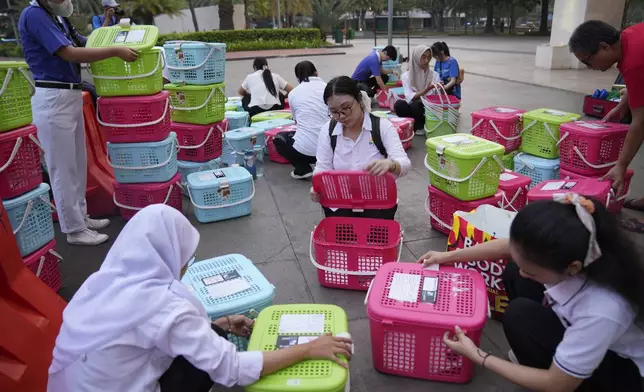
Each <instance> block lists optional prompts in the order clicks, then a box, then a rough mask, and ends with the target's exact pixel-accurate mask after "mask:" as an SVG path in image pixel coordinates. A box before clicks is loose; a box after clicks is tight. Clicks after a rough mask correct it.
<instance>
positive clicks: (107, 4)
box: [102, 0, 119, 8]
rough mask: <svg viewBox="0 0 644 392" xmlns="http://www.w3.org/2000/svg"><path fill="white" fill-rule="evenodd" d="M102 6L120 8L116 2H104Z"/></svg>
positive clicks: (109, 0) (113, 0)
mask: <svg viewBox="0 0 644 392" xmlns="http://www.w3.org/2000/svg"><path fill="white" fill-rule="evenodd" d="M102 4H103V7H112V8H116V7H118V6H119V3H117V2H116V1H115V0H103V1H102Z"/></svg>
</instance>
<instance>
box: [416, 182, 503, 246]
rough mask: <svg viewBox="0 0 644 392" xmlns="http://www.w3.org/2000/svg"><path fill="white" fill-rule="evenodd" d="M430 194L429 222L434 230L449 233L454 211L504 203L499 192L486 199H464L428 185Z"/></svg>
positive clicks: (426, 209)
mask: <svg viewBox="0 0 644 392" xmlns="http://www.w3.org/2000/svg"><path fill="white" fill-rule="evenodd" d="M427 190H428V193H429V196H427V200H426V201H425V211H426V212H427V213H428V214H429V224H430V225H431V227H432V228H434V230H437V231H439V232H441V233H443V234H445V235H449V233H450V232H451V231H452V225H453V224H454V213H455V212H456V211H466V212H469V211H473V210H475V209H476V207H478V206H481V205H483V204H490V205H493V206H495V207H499V208H501V206H502V205H503V204H502V202H503V194H502V193H501V192H497V194H496V195H494V196H492V197H487V198H485V199H479V200H472V201H462V200H458V199H457V198H455V197H452V196H450V195H448V194H447V193H445V192H443V191H441V190H439V189H438V188H435V187H433V186H431V185H430V186H428V187H427Z"/></svg>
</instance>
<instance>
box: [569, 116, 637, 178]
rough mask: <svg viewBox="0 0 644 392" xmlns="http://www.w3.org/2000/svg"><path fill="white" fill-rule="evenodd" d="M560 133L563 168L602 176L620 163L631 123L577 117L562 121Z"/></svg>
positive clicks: (588, 174)
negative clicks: (569, 120)
mask: <svg viewBox="0 0 644 392" xmlns="http://www.w3.org/2000/svg"><path fill="white" fill-rule="evenodd" d="M559 133H560V135H561V138H560V139H559V160H560V167H561V169H565V170H567V171H571V172H575V173H579V174H583V175H585V176H599V175H602V174H606V173H608V171H609V170H610V169H611V167H613V166H614V165H615V164H616V163H617V159H618V158H619V154H620V152H621V151H622V147H623V146H624V139H625V138H626V133H628V125H625V124H617V123H605V122H603V121H575V122H571V123H566V124H562V125H561V127H560V129H559Z"/></svg>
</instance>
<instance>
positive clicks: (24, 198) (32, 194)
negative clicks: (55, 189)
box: [2, 183, 50, 210]
mask: <svg viewBox="0 0 644 392" xmlns="http://www.w3.org/2000/svg"><path fill="white" fill-rule="evenodd" d="M49 189H50V188H49V185H47V184H45V183H42V184H40V185H38V188H36V189H33V190H31V191H29V192H27V193H25V194H22V195H20V196H18V197H14V198H13V199H6V200H2V204H4V208H5V209H7V210H10V209H12V208H14V207H16V206H19V205H20V204H24V203H26V202H28V201H29V200H33V199H35V198H37V197H38V196H41V195H45V194H47V193H49Z"/></svg>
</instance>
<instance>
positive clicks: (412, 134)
mask: <svg viewBox="0 0 644 392" xmlns="http://www.w3.org/2000/svg"><path fill="white" fill-rule="evenodd" d="M414 136H415V135H414V132H412V133H411V136H410V137H408V138H407V139H404V140H401V141H400V142H401V143H407V142H410V141H412V140H413V139H414Z"/></svg>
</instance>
